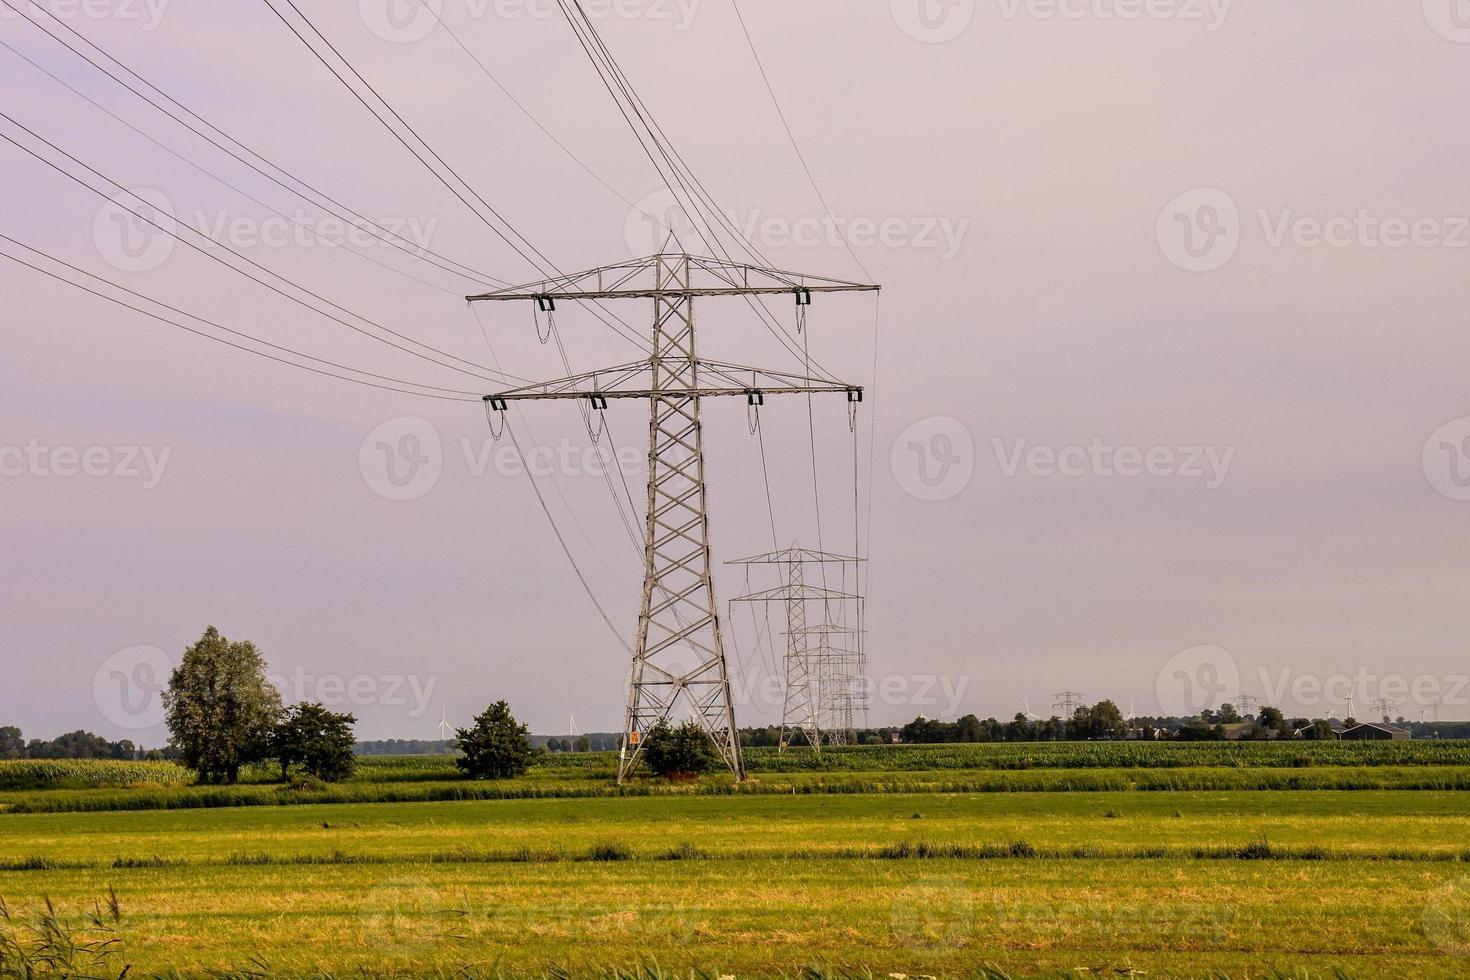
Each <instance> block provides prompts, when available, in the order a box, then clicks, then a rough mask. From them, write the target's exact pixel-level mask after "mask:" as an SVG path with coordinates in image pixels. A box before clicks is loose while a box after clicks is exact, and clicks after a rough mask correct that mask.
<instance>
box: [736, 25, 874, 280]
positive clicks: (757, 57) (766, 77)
mask: <svg viewBox="0 0 1470 980" xmlns="http://www.w3.org/2000/svg"><path fill="white" fill-rule="evenodd" d="M730 6H731V7H733V8H734V9H735V18H736V19H737V20H738V21H739V22H740V30H741V33H743V34H744V35H745V43H746V44H747V45H749V47H750V54H751V56H752V57H753V58H755V66H756V68H758V69H760V73H761V80H762V81H763V82H765V83H766V92H768V93H769V94H770V96H771V104H772V105H773V106H775V107H776V115H778V116H780V117H781V126H782V127H783V128H784V129H785V130H786V138H787V139H789V140H790V141H791V148H792V149H793V150H795V151H796V158H797V159H798V160H800V161H801V169H802V170H804V171H806V179H807V181H808V182H809V183H810V184H811V185H812V190H813V191H815V192H816V195H817V200H818V201H819V202H821V205H822V210H823V211H824V212H825V213H826V214H829V215H830V214H832V208H831V207H830V206H828V204H827V197H826V195H824V194H823V193H822V188H821V187H819V186H818V185H817V178H816V176H815V175H814V174H813V173H812V168H811V165H810V164H808V163H807V159H806V154H805V153H803V152H802V151H801V144H799V143H797V141H796V133H795V132H794V131H793V130H792V129H791V123H790V122H789V121H788V120H787V118H786V111H785V110H784V109H782V108H781V100H780V99H778V98H776V89H775V87H774V86H773V85H772V84H771V76H770V75H769V74H767V73H766V66H765V63H764V62H762V61H761V56H760V52H759V51H757V50H756V47H755V40H754V39H753V38H752V37H751V36H750V28H749V27H747V26H746V24H745V15H744V14H742V13H741V12H740V0H730ZM837 234H838V237H839V238H841V239H842V244H843V247H845V248H846V249H847V254H849V255H851V256H852V260H853V262H855V263H857V267H858V269H859V270H861V272H862V274H863V275H864V276H865V277H867V278H868V279H870V280H871V279H872V278H873V274H872V273H871V272H869V271H868V269H867V266H865V265H863V260H862V259H860V258H858V255H857V252H856V251H854V250H853V247H852V243H851V242H849V241H848V240H847V236H846V235H843V234H842V230H841V229H838V230H837Z"/></svg>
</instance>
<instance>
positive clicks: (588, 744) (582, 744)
mask: <svg viewBox="0 0 1470 980" xmlns="http://www.w3.org/2000/svg"><path fill="white" fill-rule="evenodd" d="M577 751H578V752H591V751H592V739H590V738H588V737H587V736H586V735H581V736H578V738H577Z"/></svg>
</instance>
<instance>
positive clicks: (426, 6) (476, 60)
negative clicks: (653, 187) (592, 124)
mask: <svg viewBox="0 0 1470 980" xmlns="http://www.w3.org/2000/svg"><path fill="white" fill-rule="evenodd" d="M418 3H419V6H420V7H421V8H423V10H425V11H426V12H427V13H428V14H429V16H431V17H433V18H434V22H435V23H436V24H437V25H438V26H439V27H440V28H442V29H443V31H444V33H445V34H448V35H449V37H450V38H452V39H453V40H454V43H455V44H457V45H459V49H460V50H461V51H463V52H464V53H465V54H466V55H468V56H469V58H470V60H471V61H473V62H474V63H475V65H476V66H477V67H478V68H479V69H480V71H481V72H482V73H483V74H484V76H485V77H486V78H488V79H489V80H490V82H491V84H493V85H494V86H495V87H496V88H498V89H500V93H501V94H502V95H504V96H505V97H506V98H507V99H509V100H510V102H511V104H512V105H514V106H515V107H516V108H517V109H519V110H520V111H521V114H522V115H524V116H525V117H526V118H527V119H529V120H530V121H531V122H532V124H534V125H535V127H536V128H537V129H539V130H541V132H542V133H543V134H545V136H546V138H547V139H549V140H551V142H552V143H554V144H555V145H556V148H557V149H559V150H561V151H562V152H563V153H565V154H566V155H567V156H568V157H569V158H570V159H571V160H572V162H573V163H575V164H576V165H577V166H579V167H581V168H582V169H583V170H584V171H586V172H587V175H588V176H589V177H591V178H592V179H593V180H595V181H597V182H598V183H599V184H601V185H602V186H603V187H605V188H606V189H607V190H608V191H610V192H611V193H612V194H613V196H614V197H616V198H617V199H618V200H620V201H622V202H623V203H624V204H626V205H628V207H630V208H633V209H635V210H637V209H638V205H636V204H634V203H633V202H632V201H630V200H628V199H627V198H626V197H624V196H623V193H622V192H621V191H619V190H618V189H617V188H616V187H614V186H613V185H612V184H610V183H608V182H607V181H606V180H604V179H603V177H602V176H601V175H600V174H598V173H597V171H595V170H593V169H592V168H591V167H590V166H589V165H588V164H587V163H585V162H584V161H583V160H582V158H581V157H579V156H577V155H576V154H575V153H573V152H572V151H571V149H570V148H569V147H568V146H567V145H566V144H565V143H563V142H562V141H561V140H560V139H558V138H557V136H556V134H555V133H553V132H552V131H551V130H549V129H547V128H546V126H545V125H543V124H542V122H541V120H540V119H537V118H536V115H535V114H534V113H533V112H531V110H530V109H527V108H526V106H525V104H524V103H522V102H521V100H520V99H518V98H516V97H515V95H514V94H512V93H511V91H510V89H508V88H506V87H505V85H504V84H503V83H502V82H501V81H500V79H498V78H496V77H495V74H494V73H493V72H491V71H490V69H489V68H488V67H487V66H486V65H485V62H484V61H483V60H482V59H481V58H480V56H479V55H477V54H475V53H474V52H473V51H471V50H470V48H469V46H468V45H467V44H465V43H464V41H463V40H461V39H460V36H459V35H458V34H456V33H455V32H454V30H453V29H452V28H451V27H450V26H449V24H448V23H447V22H446V21H445V20H444V18H443V17H441V16H440V15H439V13H438V12H437V11H436V10H434V8H433V6H432V5H430V4H428V3H426V2H425V0H418ZM644 217H646V218H651V219H653V220H655V221H657V220H658V219H657V218H655V217H654V216H653V215H650V214H644Z"/></svg>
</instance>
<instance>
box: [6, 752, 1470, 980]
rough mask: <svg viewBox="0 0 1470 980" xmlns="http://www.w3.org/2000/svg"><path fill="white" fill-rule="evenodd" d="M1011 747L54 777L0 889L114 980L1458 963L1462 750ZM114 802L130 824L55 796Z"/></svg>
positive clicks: (1461, 964)
mask: <svg viewBox="0 0 1470 980" xmlns="http://www.w3.org/2000/svg"><path fill="white" fill-rule="evenodd" d="M1018 748H1019V747H1014V746H993V747H987V746H965V747H938V748H935V749H930V750H925V749H903V750H899V751H895V752H892V754H889V755H885V754H883V753H884V752H885V751H887V750H852V751H850V752H847V753H838V752H832V753H827V754H826V757H825V758H824V761H823V763H822V765H821V767H820V768H818V767H815V766H812V765H809V764H807V765H803V764H802V762H801V760H799V759H798V760H788V759H783V760H780V762H779V764H777V763H776V762H775V761H774V760H773V758H765V757H763V756H762V754H761V753H756V754H755V755H754V757H753V759H752V763H753V765H752V768H753V769H755V770H757V772H756V775H755V776H754V777H753V779H752V783H753V784H754V787H755V788H754V789H752V790H746V791H742V792H740V793H731V792H730V791H729V787H728V785H722V782H721V781H720V780H716V779H710V780H706V781H703V782H701V783H699V784H696V785H695V786H693V787H690V786H659V785H651V786H643V787H639V788H636V789H635V790H634V792H631V793H629V794H626V795H612V791H611V790H610V789H609V787H608V786H607V775H608V773H607V768H608V765H609V764H610V760H608V759H607V758H605V757H601V756H583V757H556V758H550V759H544V760H542V762H541V764H540V765H538V767H537V768H536V769H535V770H534V771H533V772H532V773H531V774H529V775H528V776H527V777H526V778H525V779H524V780H518V781H514V782H515V783H516V784H517V786H518V787H519V789H520V790H524V791H525V792H524V793H521V796H522V798H507V799H480V800H474V799H467V800H437V801H435V800H428V801H422V802H393V801H381V800H363V801H356V802H354V801H351V800H350V799H344V800H343V801H340V802H334V801H333V800H336V797H334V796H330V794H331V793H335V792H337V791H338V790H340V791H342V792H344V793H345V792H347V791H353V792H358V793H360V794H361V795H363V796H392V795H393V794H395V793H411V792H412V791H416V790H421V789H423V788H425V787H430V788H433V787H441V786H452V785H455V783H454V782H453V781H451V780H450V779H449V778H448V777H449V776H450V772H449V771H448V770H447V769H446V766H448V765H452V763H449V762H448V761H447V760H444V759H389V760H370V764H369V765H366V766H365V767H364V768H363V770H362V772H361V773H360V774H359V776H358V777H357V778H356V779H355V780H354V781H353V782H352V783H350V784H347V785H345V786H343V787H339V788H338V789H337V790H332V791H328V794H327V795H328V796H329V800H328V801H321V800H318V801H316V802H313V801H311V800H310V799H309V798H307V794H296V795H295V796H293V797H292V798H291V799H289V800H284V799H281V798H280V797H281V796H282V794H281V791H280V790H279V789H277V788H276V787H273V786H268V785H243V786H240V787H231V788H217V789H196V788H191V787H186V786H176V785H169V784H168V783H169V780H167V779H158V778H147V779H140V780H138V782H141V783H143V784H145V785H143V786H141V787H136V786H134V787H131V788H129V783H130V782H131V781H130V780H129V779H128V778H126V774H121V775H122V776H123V777H124V778H121V779H120V778H119V775H120V774H119V773H118V772H117V771H109V772H107V773H102V772H100V771H99V772H97V773H95V775H94V780H93V784H92V785H90V786H87V785H85V783H86V779H85V778H82V777H80V776H79V775H78V774H77V773H76V772H68V771H64V770H58V771H57V772H56V773H55V774H54V775H55V778H56V779H58V780H60V781H62V782H63V783H64V784H65V785H64V786H63V787H62V788H47V787H46V786H45V784H44V783H37V782H35V781H29V782H27V781H23V780H13V781H12V782H11V783H10V785H11V786H12V787H13V788H9V789H3V790H0V808H4V809H5V810H8V812H0V896H3V897H4V899H5V900H6V902H7V904H8V906H9V908H10V910H11V913H12V915H13V916H14V921H15V922H21V921H24V920H25V918H26V917H27V916H29V915H31V914H33V913H34V912H35V911H36V910H37V909H40V908H42V907H43V906H44V902H45V900H46V898H48V897H49V898H50V899H51V900H53V901H54V902H55V903H56V904H57V906H58V908H59V909H60V910H61V911H62V913H63V914H64V915H66V916H69V917H71V919H72V921H73V922H79V921H80V920H78V919H77V916H78V915H79V913H80V912H81V911H82V910H83V909H90V908H92V906H93V905H94V903H96V902H98V901H99V900H103V901H105V899H106V896H107V895H108V894H109V892H110V891H115V893H116V895H117V900H118V903H119V906H120V908H121V912H122V917H121V920H120V922H119V924H118V927H117V928H118V933H117V938H118V939H119V940H120V952H119V953H118V954H117V955H116V956H115V957H114V958H113V961H112V963H111V964H110V965H112V966H115V969H113V970H112V971H111V972H112V975H114V976H115V975H116V974H117V972H120V970H121V969H122V967H123V966H124V965H130V966H131V968H132V972H131V974H130V975H132V976H147V975H155V974H159V975H174V974H179V975H191V976H192V975H202V974H210V973H215V974H235V975H245V974H252V975H260V974H269V975H283V976H284V975H289V976H296V975H322V974H331V975H336V976H346V975H364V974H366V975H404V976H407V975H421V974H424V973H438V974H440V975H444V976H453V975H470V976H495V975H505V976H548V975H571V976H584V975H587V976H600V975H608V974H609V973H610V972H611V971H613V970H623V971H630V972H631V971H633V970H636V969H638V968H639V967H640V966H641V967H644V968H646V969H647V970H648V971H649V972H651V973H653V974H654V975H664V976H688V975H690V972H691V971H699V973H700V974H701V975H707V976H710V977H718V976H736V977H751V976H769V975H786V976H798V975H802V973H803V971H808V970H810V971H813V972H812V975H823V976H843V975H852V976H869V975H871V976H876V977H880V978H882V977H887V976H889V975H890V974H906V975H908V976H910V977H915V976H925V975H927V976H945V977H949V976H956V977H960V976H974V975H977V974H979V973H981V972H982V971H983V970H984V969H987V968H991V969H994V970H995V971H996V973H995V975H1012V976H1022V975H1057V976H1060V975H1062V974H1066V975H1070V976H1076V975H1078V971H1086V972H1089V973H1109V974H1113V975H1118V974H1119V973H1127V972H1128V971H1135V972H1136V973H1139V974H1148V975H1152V976H1198V977H1205V976H1212V977H1213V976H1228V977H1241V978H1244V977H1264V976H1301V977H1307V976H1323V977H1330V976H1337V975H1343V976H1351V977H1378V976H1401V977H1421V976H1429V977H1440V976H1442V977H1458V976H1465V975H1466V974H1467V973H1470V958H1467V955H1470V797H1467V795H1466V794H1465V793H1464V792H1463V791H1462V790H1460V789H1458V788H1456V786H1457V785H1458V780H1461V779H1464V778H1465V773H1466V772H1467V771H1470V766H1467V765H1466V764H1465V753H1466V750H1467V746H1465V745H1463V744H1460V743H1453V744H1441V745H1430V744H1425V743H1414V744H1413V746H1412V747H1411V748H1410V749H1407V750H1406V749H1404V748H1403V747H1402V745H1397V746H1392V747H1390V750H1391V751H1392V752H1393V753H1395V754H1393V755H1388V754H1383V753H1384V751H1385V750H1384V749H1383V748H1379V747H1372V746H1369V747H1364V746H1356V745H1354V746H1347V745H1338V746H1314V747H1312V751H1311V752H1310V753H1308V754H1307V755H1304V756H1300V757H1298V756H1294V755H1291V754H1290V753H1286V754H1283V753H1284V751H1285V750H1288V749H1291V748H1293V747H1291V746H1272V747H1260V746H1250V747H1242V746H1210V747H1208V748H1207V749H1206V750H1201V749H1200V748H1198V747H1196V746H1111V747H1110V746H1046V747H1042V748H1043V749H1044V750H1045V751H1043V752H1041V753H1039V754H1035V755H1028V754H1026V753H1018V752H1017V751H1016V750H1017V749H1018ZM1295 748H1297V749H1300V748H1301V747H1300V746H1297V747H1295ZM1375 748H1377V749H1378V752H1379V753H1380V754H1374V751H1373V749H1375ZM1031 749H1032V750H1033V751H1034V749H1035V747H1031ZM1140 749H1142V750H1143V751H1141V752H1140V751H1139V750H1140ZM1242 749H1243V750H1244V751H1236V750H1242ZM1333 749H1337V750H1341V751H1338V752H1333V751H1332V750H1333ZM1175 750H1178V754H1177V755H1170V754H1169V753H1171V752H1173V751H1175ZM926 753H932V754H933V756H934V760H935V764H934V766H932V767H929V768H927V769H926V768H924V767H922V765H921V763H922V762H923V759H924V756H925V754H926ZM1211 753H1214V754H1211ZM1023 758H1024V759H1025V760H1027V761H1025V762H1024V763H1018V761H1017V760H1019V759H1023ZM1069 759H1071V760H1075V761H1073V763H1072V765H1073V767H1072V768H1069V767H1068V766H1067V765H1065V764H1064V763H1065V762H1066V760H1069ZM1038 760H1040V761H1038ZM1303 760H1305V761H1303ZM781 769H795V770H801V769H805V771H797V772H782V771H779V770H781ZM1348 774H1351V775H1350V776H1349V775H1348ZM139 775H152V776H154V777H156V776H157V775H158V774H157V773H152V774H147V773H143V772H142V771H141V770H140V771H139ZM1292 775H1294V776H1297V777H1300V778H1303V779H1310V780H1317V779H1321V780H1326V781H1327V782H1328V783H1330V784H1332V785H1339V784H1356V783H1362V784H1363V786H1364V787H1365V788H1359V789H1354V790H1347V789H1318V788H1312V786H1311V785H1309V784H1303V783H1297V784H1288V783H1281V784H1280V785H1276V784H1274V783H1273V781H1274V780H1277V779H1285V778H1286V777H1287V776H1292ZM1267 777H1269V778H1267ZM1099 778H1100V781H1096V782H1089V780H1099ZM79 779H81V783H78V780H79ZM1037 779H1039V780H1042V781H1043V782H1042V783H1038V784H1037V785H1027V784H1025V782H1024V781H1026V780H1037ZM1261 779H1264V780H1265V781H1266V782H1268V783H1273V784H1272V785H1266V786H1264V787H1259V788H1246V787H1240V786H1238V785H1236V783H1232V782H1231V780H1237V781H1240V780H1244V781H1246V782H1249V781H1251V780H1261ZM971 780H973V781H976V782H979V783H984V782H985V781H987V780H1012V781H1020V782H1017V783H1015V784H1013V785H1009V786H1007V787H1006V791H1005V792H996V791H987V790H983V789H976V790H967V789H964V788H955V787H957V786H961V787H962V785H963V784H965V783H966V782H967V781H971ZM1154 780H1173V781H1174V782H1173V783H1172V784H1169V783H1164V782H1159V783H1155V782H1152V781H1154ZM1113 781H1116V782H1117V784H1118V785H1117V786H1114V785H1112V782H1113ZM1214 782H1220V783H1222V784H1223V785H1222V786H1215V785H1212V784H1213V783H1214ZM1193 784H1200V785H1201V786H1202V787H1203V788H1191V787H1192V785H1193ZM1447 784H1455V785H1447ZM0 785H5V783H4V776H3V775H0ZM458 785H460V786H461V787H462V788H467V789H477V788H478V789H493V788H495V787H494V786H493V785H492V786H485V785H484V784H465V783H459V784H458ZM936 785H943V786H945V787H947V788H946V789H943V790H939V791H936V789H935V788H933V787H934V786H936ZM1374 786H1382V787H1386V788H1371V787H1374ZM1405 786H1412V787H1417V788H1413V789H1405V788H1401V787H1405ZM1436 787H1442V788H1436ZM502 788H506V787H502ZM538 789H539V790H542V791H544V792H543V793H542V794H541V795H540V796H537V795H535V794H534V793H533V792H532V791H533V790H538ZM197 793H211V794H215V796H216V798H215V799H213V800H212V803H211V805H209V806H195V805H189V806H186V807H183V808H177V807H172V805H171V804H170V802H169V801H171V800H177V799H186V798H189V796H190V794H197ZM231 794H233V795H234V797H235V798H236V801H237V802H254V803H256V804H257V805H251V806H230V805H225V804H227V803H228V802H229V801H230V799H231ZM256 794H275V796H276V797H277V798H276V799H273V800H271V802H277V803H279V802H290V803H291V804H293V805H289V806H285V805H270V806H266V805H258V804H259V803H260V802H261V801H260V800H256V799H254V795H256ZM507 795H511V794H507ZM109 797H112V798H114V799H128V798H133V797H136V798H137V800H138V801H139V805H138V806H136V807H129V808H112V809H106V808H102V807H100V806H97V807H90V808H89V809H87V810H83V811H82V812H68V811H69V810H76V809H77V808H75V807H71V806H68V805H56V806H51V805H49V804H50V803H52V802H58V801H63V800H66V799H85V800H89V801H105V800H106V799H108V798H109ZM298 797H299V798H298ZM409 798H410V799H411V798H412V797H411V796H410V797H409ZM144 804H146V805H144ZM27 810H30V811H47V810H52V811H56V812H23V811H27ZM89 811H90V812H89ZM655 964H656V966H655ZM0 972H3V971H0Z"/></svg>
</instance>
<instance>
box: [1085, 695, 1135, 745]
mask: <svg viewBox="0 0 1470 980" xmlns="http://www.w3.org/2000/svg"><path fill="white" fill-rule="evenodd" d="M1127 731H1128V722H1126V721H1125V720H1124V719H1123V712H1122V711H1120V710H1119V709H1118V706H1117V705H1116V704H1114V703H1113V702H1112V701H1099V702H1098V703H1097V704H1095V705H1093V706H1092V737H1093V738H1121V737H1122V736H1123V735H1125V734H1126V733H1127Z"/></svg>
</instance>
